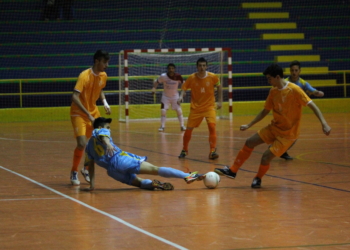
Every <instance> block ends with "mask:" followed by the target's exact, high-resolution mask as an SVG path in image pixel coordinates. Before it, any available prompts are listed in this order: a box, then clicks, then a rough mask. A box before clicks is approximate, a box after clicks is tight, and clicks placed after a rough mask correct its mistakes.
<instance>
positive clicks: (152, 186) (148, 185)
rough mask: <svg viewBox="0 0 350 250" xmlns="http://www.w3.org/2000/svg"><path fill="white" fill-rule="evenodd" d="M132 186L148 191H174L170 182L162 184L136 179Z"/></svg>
mask: <svg viewBox="0 0 350 250" xmlns="http://www.w3.org/2000/svg"><path fill="white" fill-rule="evenodd" d="M131 185H132V186H135V187H139V188H141V189H148V190H165V191H167V190H174V186H173V184H171V183H170V182H161V181H159V180H153V181H152V180H150V179H142V178H140V177H136V178H135V179H134V180H133V181H132V183H131Z"/></svg>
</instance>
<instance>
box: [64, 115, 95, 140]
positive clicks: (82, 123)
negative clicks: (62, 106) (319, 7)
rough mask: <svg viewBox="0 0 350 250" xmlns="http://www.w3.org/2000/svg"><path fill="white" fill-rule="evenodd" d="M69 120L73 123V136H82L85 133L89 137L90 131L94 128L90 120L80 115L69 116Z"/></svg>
mask: <svg viewBox="0 0 350 250" xmlns="http://www.w3.org/2000/svg"><path fill="white" fill-rule="evenodd" d="M70 120H71V122H72V125H73V130H74V136H75V137H78V136H83V135H85V136H86V137H87V138H90V137H91V135H92V131H93V130H94V128H93V126H92V124H91V121H90V120H89V119H88V118H87V117H86V118H85V117H81V116H71V117H70Z"/></svg>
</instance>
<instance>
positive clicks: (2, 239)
mask: <svg viewBox="0 0 350 250" xmlns="http://www.w3.org/2000/svg"><path fill="white" fill-rule="evenodd" d="M325 117H326V119H327V121H328V123H329V125H330V126H331V127H332V133H331V135H330V136H329V137H327V136H325V135H323V133H322V130H321V125H320V124H319V121H318V120H317V118H316V117H315V116H314V115H311V114H310V115H304V116H303V120H302V134H301V136H300V139H299V140H298V141H297V143H296V145H295V146H294V147H293V148H292V149H291V150H290V151H289V153H290V155H292V156H293V157H295V159H294V160H293V161H288V162H287V161H285V160H283V159H280V158H277V159H274V160H273V162H272V164H271V168H270V170H269V172H268V173H267V175H266V176H265V177H264V178H263V183H262V188H261V189H259V190H256V189H252V188H251V187H250V184H251V181H252V179H253V177H254V174H255V172H256V171H257V168H258V165H259V161H260V157H261V155H262V152H263V151H264V150H265V149H266V147H267V146H266V145H261V146H259V147H257V148H256V149H255V150H254V152H253V154H252V156H251V157H250V158H249V159H248V160H247V162H246V163H245V164H244V165H243V167H242V169H241V170H240V171H239V172H238V175H237V178H236V179H235V180H231V179H228V178H225V177H222V178H221V182H220V185H219V186H218V188H216V189H207V188H206V187H205V186H204V184H203V183H202V182H195V183H193V184H190V185H187V184H186V183H185V182H184V181H183V180H180V179H171V180H170V181H171V182H172V183H173V184H174V186H175V190H174V191H168V192H163V191H146V190H140V189H137V188H133V187H129V186H126V185H124V184H121V183H118V182H116V181H114V180H113V179H111V178H110V177H108V176H107V174H106V173H105V171H104V170H103V169H102V168H98V169H97V173H96V174H97V177H96V178H97V179H96V190H95V191H94V192H93V193H87V192H82V191H80V189H79V187H73V186H71V185H70V181H69V172H70V168H71V161H72V152H73V149H74V147H75V141H74V138H73V136H72V129H71V125H70V122H68V121H67V122H48V123H37V122H35V123H34V122H33V123H13V124H9V123H5V124H4V123H3V124H1V130H0V149H1V151H0V166H1V167H0V183H1V184H0V249H75V250H80V249H82V250H88V249H322V250H323V249H350V208H349V207H350V161H349V160H350V140H349V133H350V114H325ZM252 118H253V117H235V118H234V120H233V121H232V122H230V121H228V120H218V123H217V134H218V153H219V154H220V157H219V159H217V160H208V132H207V127H206V124H205V122H204V123H202V125H201V126H200V127H199V128H197V129H195V130H194V133H193V136H192V140H191V142H190V152H189V153H190V154H189V156H188V157H187V158H186V159H181V160H180V159H178V157H177V156H178V154H179V153H180V151H181V148H182V132H180V129H179V125H178V122H177V121H168V122H167V127H166V131H165V133H159V132H158V131H157V129H158V127H159V121H152V122H132V123H130V124H129V125H126V124H123V123H118V122H116V121H115V122H114V123H112V133H113V139H114V141H115V142H116V143H117V144H118V145H119V147H120V148H122V149H123V150H125V151H129V152H132V153H136V154H139V155H147V156H148V161H149V162H151V163H153V164H155V165H157V166H168V167H173V168H177V169H181V170H183V171H194V170H198V171H200V172H201V173H205V172H208V171H211V170H213V169H214V168H215V167H220V166H223V165H231V164H232V162H233V159H234V157H235V156H236V154H237V152H238V150H239V149H240V148H241V147H242V146H243V144H244V141H245V139H246V138H247V137H248V136H250V135H252V134H253V133H255V132H256V131H257V130H258V129H259V128H261V127H262V126H265V125H266V124H267V123H268V122H269V120H270V119H271V116H268V117H267V118H266V119H264V120H263V121H261V122H260V123H258V124H256V125H255V126H254V127H253V128H251V129H250V130H248V131H245V132H241V131H239V126H240V125H241V124H246V123H247V122H249V121H250V120H251V119H252ZM143 177H147V178H154V177H152V176H143ZM157 179H160V180H163V181H164V180H165V178H162V177H157ZM80 180H81V181H82V184H81V188H85V187H87V186H88V185H87V184H86V183H84V182H83V180H82V178H81V177H80Z"/></svg>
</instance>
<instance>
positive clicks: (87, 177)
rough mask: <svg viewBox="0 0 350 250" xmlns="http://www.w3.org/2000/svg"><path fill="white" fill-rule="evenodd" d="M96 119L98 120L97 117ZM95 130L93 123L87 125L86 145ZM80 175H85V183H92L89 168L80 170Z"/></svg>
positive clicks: (84, 167) (85, 167)
mask: <svg viewBox="0 0 350 250" xmlns="http://www.w3.org/2000/svg"><path fill="white" fill-rule="evenodd" d="M98 115H99V114H98ZM95 118H97V117H95ZM93 130H94V128H93V126H92V124H91V122H89V123H87V124H86V133H85V134H86V143H87V142H88V140H89V138H90V137H91V135H92V131H93ZM84 148H85V147H84ZM85 157H86V156H85ZM80 173H81V174H82V175H83V177H84V179H85V181H86V182H87V183H90V174H89V167H88V166H85V165H84V166H83V168H82V169H81V170H80Z"/></svg>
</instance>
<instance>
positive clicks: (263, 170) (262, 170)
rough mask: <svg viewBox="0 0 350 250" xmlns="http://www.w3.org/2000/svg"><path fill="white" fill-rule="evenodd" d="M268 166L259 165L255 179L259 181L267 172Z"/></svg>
mask: <svg viewBox="0 0 350 250" xmlns="http://www.w3.org/2000/svg"><path fill="white" fill-rule="evenodd" d="M269 168H270V164H268V165H261V164H260V166H259V170H258V173H257V174H256V176H255V177H259V178H260V179H261V178H262V177H263V176H264V175H265V174H266V172H267V170H269Z"/></svg>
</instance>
